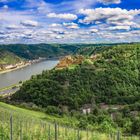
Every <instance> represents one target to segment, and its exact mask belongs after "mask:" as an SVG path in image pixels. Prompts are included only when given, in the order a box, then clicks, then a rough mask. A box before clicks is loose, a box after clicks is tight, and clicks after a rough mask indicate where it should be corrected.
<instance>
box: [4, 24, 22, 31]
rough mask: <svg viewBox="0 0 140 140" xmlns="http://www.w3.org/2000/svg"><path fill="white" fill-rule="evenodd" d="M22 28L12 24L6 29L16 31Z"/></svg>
mask: <svg viewBox="0 0 140 140" xmlns="http://www.w3.org/2000/svg"><path fill="white" fill-rule="evenodd" d="M20 28H21V27H20V26H18V25H15V24H11V25H8V26H7V27H6V29H9V30H12V29H13V30H14V29H20Z"/></svg>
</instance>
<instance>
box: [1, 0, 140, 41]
mask: <svg viewBox="0 0 140 140" xmlns="http://www.w3.org/2000/svg"><path fill="white" fill-rule="evenodd" d="M139 41H140V0H0V43H1V44H7V43H114V42H139Z"/></svg>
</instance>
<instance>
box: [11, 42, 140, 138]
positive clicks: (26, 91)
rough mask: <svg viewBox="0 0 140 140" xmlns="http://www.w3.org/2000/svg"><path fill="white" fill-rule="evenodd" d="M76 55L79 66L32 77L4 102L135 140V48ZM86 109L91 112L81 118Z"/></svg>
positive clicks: (138, 104) (138, 69)
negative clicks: (79, 56)
mask: <svg viewBox="0 0 140 140" xmlns="http://www.w3.org/2000/svg"><path fill="white" fill-rule="evenodd" d="M68 48H70V47H68ZM15 50H16V49H15ZM72 50H73V52H74V51H75V48H73V49H72ZM68 52H71V49H70V50H69V51H68ZM77 53H78V54H82V55H84V57H85V59H84V61H83V62H82V63H81V64H79V65H75V66H74V68H65V69H61V70H57V69H53V70H51V71H43V72H42V74H40V75H36V76H32V78H31V79H30V80H28V81H26V82H24V83H23V85H22V87H21V88H20V90H19V91H18V92H17V93H15V94H14V95H13V96H12V97H11V99H10V101H9V102H10V103H13V104H16V105H23V104H24V107H27V108H31V109H36V110H41V111H43V112H45V113H47V114H52V115H58V116H63V115H67V116H71V117H75V118H76V119H77V120H79V124H78V127H79V128H92V129H95V130H99V131H100V132H110V131H114V130H116V129H118V128H119V129H120V130H121V131H122V132H123V133H125V134H134V135H140V44H118V45H114V46H108V45H107V46H106V47H104V46H98V47H97V46H96V47H95V46H94V47H92V46H90V47H89V46H88V47H87V48H85V47H83V48H80V49H78V50H77ZM87 105H88V106H90V110H91V112H90V113H87V114H84V113H83V112H82V109H84V107H85V106H87Z"/></svg>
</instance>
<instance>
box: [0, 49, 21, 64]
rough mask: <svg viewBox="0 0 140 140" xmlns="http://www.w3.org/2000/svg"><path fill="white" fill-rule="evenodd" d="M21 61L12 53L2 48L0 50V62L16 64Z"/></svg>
mask: <svg viewBox="0 0 140 140" xmlns="http://www.w3.org/2000/svg"><path fill="white" fill-rule="evenodd" d="M21 61H23V59H22V58H20V57H18V56H17V55H15V54H14V53H12V52H8V51H6V50H2V49H1V50H0V64H16V63H19V62H21Z"/></svg>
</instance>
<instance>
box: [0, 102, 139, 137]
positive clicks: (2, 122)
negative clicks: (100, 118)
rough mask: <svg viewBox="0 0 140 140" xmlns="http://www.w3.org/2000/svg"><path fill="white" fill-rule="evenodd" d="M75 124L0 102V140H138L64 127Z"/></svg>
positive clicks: (71, 120) (74, 121) (67, 119)
mask: <svg viewBox="0 0 140 140" xmlns="http://www.w3.org/2000/svg"><path fill="white" fill-rule="evenodd" d="M70 123H74V124H75V123H77V120H75V119H74V118H69V117H63V118H60V117H54V116H51V115H47V114H45V113H42V112H39V111H32V110H27V109H23V108H19V107H15V106H13V105H8V104H5V103H2V102H0V140H138V138H123V137H120V139H117V133H114V134H113V135H112V136H111V135H108V134H102V133H99V132H95V131H89V130H80V129H78V128H75V127H74V124H71V125H73V126H70V125H67V124H70Z"/></svg>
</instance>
